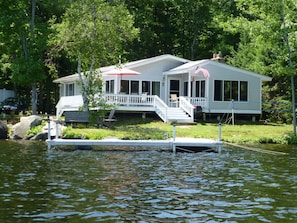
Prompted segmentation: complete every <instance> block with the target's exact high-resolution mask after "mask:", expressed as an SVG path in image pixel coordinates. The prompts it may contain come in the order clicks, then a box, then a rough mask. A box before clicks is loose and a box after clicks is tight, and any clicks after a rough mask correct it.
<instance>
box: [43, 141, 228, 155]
mask: <svg viewBox="0 0 297 223" xmlns="http://www.w3.org/2000/svg"><path fill="white" fill-rule="evenodd" d="M46 142H47V144H48V149H51V147H58V146H75V147H86V146H88V147H91V146H130V147H163V148H168V149H172V151H173V152H176V151H177V150H178V151H185V152H187V151H192V152H195V151H203V150H210V149H212V150H213V151H216V152H220V150H221V146H222V145H223V143H222V142H219V141H215V140H212V139H201V138H199V139H198V138H175V139H168V140H121V139H116V138H110V139H109V138H107V139H102V140H84V139H48V140H47V141H46Z"/></svg>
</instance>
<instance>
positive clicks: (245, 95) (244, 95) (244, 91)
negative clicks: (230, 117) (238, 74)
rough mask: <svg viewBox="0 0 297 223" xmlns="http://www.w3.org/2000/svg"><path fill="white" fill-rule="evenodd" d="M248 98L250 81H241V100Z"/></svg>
mask: <svg viewBox="0 0 297 223" xmlns="http://www.w3.org/2000/svg"><path fill="white" fill-rule="evenodd" d="M247 100H248V82H247V81H240V101H247Z"/></svg>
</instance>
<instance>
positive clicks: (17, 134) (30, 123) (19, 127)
mask: <svg viewBox="0 0 297 223" xmlns="http://www.w3.org/2000/svg"><path fill="white" fill-rule="evenodd" d="M41 122H42V118H41V117H39V116H37V115H31V116H28V117H21V119H20V122H19V123H17V124H15V125H14V126H13V127H12V139H23V138H24V137H25V135H26V133H27V131H29V130H30V129H31V128H33V127H35V126H38V125H40V124H41Z"/></svg>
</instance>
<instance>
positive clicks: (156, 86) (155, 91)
mask: <svg viewBox="0 0 297 223" xmlns="http://www.w3.org/2000/svg"><path fill="white" fill-rule="evenodd" d="M152 92H153V95H158V96H159V97H160V82H158V81H153V82H152Z"/></svg>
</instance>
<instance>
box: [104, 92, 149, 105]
mask: <svg viewBox="0 0 297 223" xmlns="http://www.w3.org/2000/svg"><path fill="white" fill-rule="evenodd" d="M105 99H106V101H107V103H110V104H114V105H116V106H121V105H122V106H150V107H153V106H154V96H152V95H146V94H142V95H133V94H132V95H128V94H105Z"/></svg>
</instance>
